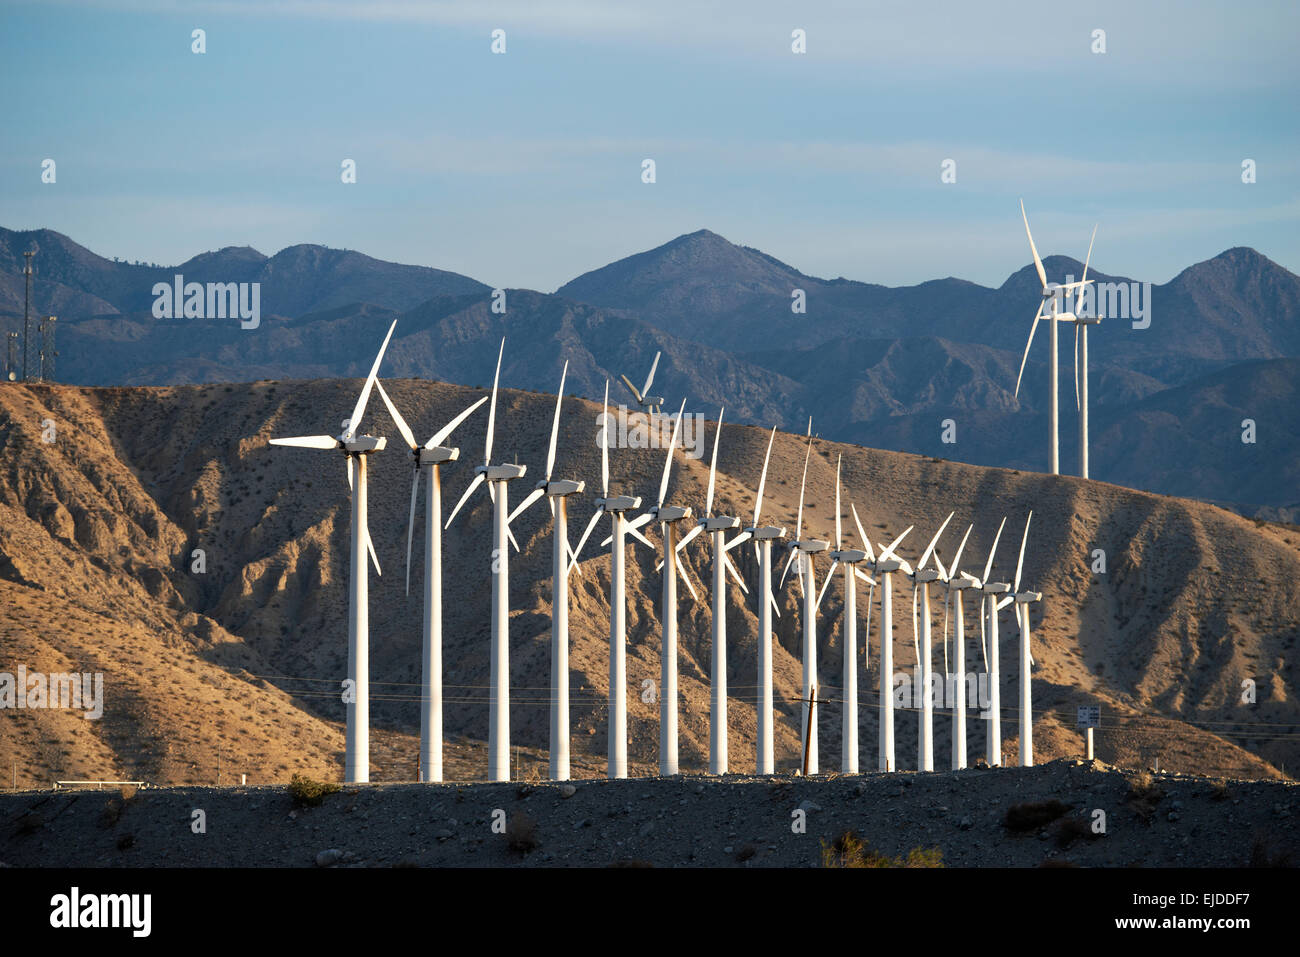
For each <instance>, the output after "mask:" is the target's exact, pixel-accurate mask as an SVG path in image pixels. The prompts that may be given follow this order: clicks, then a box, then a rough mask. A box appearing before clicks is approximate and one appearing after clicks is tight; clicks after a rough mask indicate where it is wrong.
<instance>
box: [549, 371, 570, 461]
mask: <svg viewBox="0 0 1300 957" xmlns="http://www.w3.org/2000/svg"><path fill="white" fill-rule="evenodd" d="M568 374H569V360H568V359H565V360H564V371H563V372H561V373H560V388H559V391H558V392H556V393H555V421H554V422H552V423H551V445H550V448H548V449H547V450H546V481H548V482H549V481H550V480H551V470H552V469H554V468H555V443H556V440H558V439H559V437H560V403H561V402H563V401H564V379H565V377H566V376H567V375H568Z"/></svg>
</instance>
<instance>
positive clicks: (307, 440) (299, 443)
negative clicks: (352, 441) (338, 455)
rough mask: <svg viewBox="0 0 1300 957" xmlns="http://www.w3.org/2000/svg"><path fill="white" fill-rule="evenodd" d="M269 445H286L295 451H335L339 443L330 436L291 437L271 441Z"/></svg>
mask: <svg viewBox="0 0 1300 957" xmlns="http://www.w3.org/2000/svg"><path fill="white" fill-rule="evenodd" d="M270 444H271V445H287V446H289V447H290V448H295V449H337V448H339V447H340V445H341V443H340V442H339V440H338V439H336V438H334V436H332V435H291V436H288V437H287V438H283V439H271V440H270Z"/></svg>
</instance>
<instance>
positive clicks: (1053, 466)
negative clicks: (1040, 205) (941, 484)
mask: <svg viewBox="0 0 1300 957" xmlns="http://www.w3.org/2000/svg"><path fill="white" fill-rule="evenodd" d="M1020 216H1021V218H1022V219H1024V221H1025V235H1026V236H1028V237H1029V250H1030V252H1032V253H1033V254H1034V268H1035V269H1036V270H1037V271H1038V281H1039V282H1040V283H1042V286H1043V298H1042V301H1041V302H1039V304H1038V311H1037V312H1035V313H1034V323H1033V325H1032V326H1030V327H1029V341H1028V342H1026V343H1025V355H1024V357H1023V358H1022V359H1021V360H1020V374H1019V375H1017V376H1016V391H1015V395H1016V396H1019V395H1020V380H1021V378H1022V377H1023V376H1024V374H1025V362H1026V361H1027V360H1028V359H1029V347H1030V346H1032V345H1033V343H1034V333H1035V332H1036V331H1037V329H1038V321H1039V320H1040V319H1046V320H1047V321H1048V324H1049V327H1050V334H1051V357H1050V359H1049V360H1048V363H1047V369H1048V378H1049V380H1050V383H1051V384H1050V386H1049V388H1050V389H1051V393H1052V398H1051V404H1050V406H1049V408H1048V420H1049V425H1048V428H1049V432H1050V438H1049V443H1048V463H1049V466H1050V470H1051V472H1052V474H1053V475H1057V474H1059V473H1060V471H1061V468H1060V444H1059V443H1060V440H1059V434H1060V433H1059V429H1058V426H1059V420H1060V402H1059V396H1058V393H1059V391H1060V382H1059V379H1060V369H1059V367H1058V363H1057V323H1059V322H1074V321H1075V316H1074V313H1072V312H1061V311H1059V308H1060V303H1061V298H1062V296H1063V295H1065V294H1067V293H1069V292H1071V291H1073V290H1075V289H1082V288H1083V287H1084V286H1085V285H1086V284H1087V282H1088V280H1087V279H1086V278H1085V279H1084V280H1082V281H1080V282H1069V283H1059V284H1058V283H1051V284H1049V283H1048V281H1047V272H1046V271H1045V270H1044V269H1043V261H1042V260H1041V259H1040V258H1039V257H1038V247H1036V246H1035V245H1034V237H1033V234H1032V233H1030V232H1029V217H1028V216H1026V215H1025V203H1024V200H1021V201H1020ZM1085 273H1086V269H1085ZM1049 301H1050V302H1051V312H1049V313H1046V314H1044V313H1043V306H1044V305H1046V304H1047V303H1048V302H1049Z"/></svg>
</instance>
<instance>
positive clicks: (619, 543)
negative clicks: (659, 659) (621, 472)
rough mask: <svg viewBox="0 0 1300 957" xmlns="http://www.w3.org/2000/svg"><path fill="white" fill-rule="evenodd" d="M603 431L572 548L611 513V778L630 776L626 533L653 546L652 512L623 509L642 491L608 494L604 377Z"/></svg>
mask: <svg viewBox="0 0 1300 957" xmlns="http://www.w3.org/2000/svg"><path fill="white" fill-rule="evenodd" d="M600 422H601V431H600V433H599V434H600V491H601V497H600V498H598V499H596V513H595V514H594V515H592V516H591V521H589V522H588V523H587V528H586V530H585V531H583V533H582V538H580V539H579V540H578V547H577V548H575V549H574V550H573V554H574V561H575V562H576V561H577V556H578V553H580V552H581V551H582V546H583V545H585V544H586V543H587V538H588V537H589V536H590V535H591V532H592V530H593V529H594V528H595V527H596V523H597V522H598V521H600V517H601V516H602V515H608V516H609V517H610V519H611V520H612V522H613V526H614V527H613V532H612V533H611V534H610V536H609V538H607V539H605V542H604V543H602V544H608V545H609V546H610V570H609V732H608V735H609V769H608V774H609V776H610V778H625V777H627V625H626V615H627V608H626V601H625V599H624V597H623V565H624V561H623V553H624V549H625V546H626V536H627V535H628V534H631V535H632V536H633V537H634V538H637V539H639V540H640V541H642V542H644V543H645V544H646V545H647V546H649V547H650V548H654V546H653V545H651V544H650V542H649V540H647V539H646V538H645V536H643V535H642V534H641V533H640V532H638V531H637V529H638V528H640V527H641V526H642V525H644V524H646V523H647V522H649V521H650V520H651V518H652V517H653V516H651V515H648V514H647V515H642V516H641V517H640V518H637V519H635V520H633V521H631V522H629V521H628V520H627V518H626V517H625V516H624V514H623V513H624V512H627V511H629V510H631V509H635V508H640V507H641V497H640V496H639V495H615V496H611V495H610V494H609V440H610V431H611V430H610V428H609V422H610V414H609V380H606V381H605V409H604V412H602V413H601V419H600Z"/></svg>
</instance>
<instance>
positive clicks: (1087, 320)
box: [1074, 226, 1104, 478]
mask: <svg viewBox="0 0 1300 957" xmlns="http://www.w3.org/2000/svg"><path fill="white" fill-rule="evenodd" d="M1096 238H1097V227H1096V226H1093V227H1092V239H1090V240H1089V241H1088V258H1087V259H1085V260H1084V261H1083V282H1085V283H1086V282H1087V281H1088V263H1089V262H1091V261H1092V244H1093V241H1095V240H1096ZM1100 305H1101V302H1100V297H1099V298H1098V300H1097V303H1096V306H1097V307H1098V308H1094V309H1093V310H1092V311H1093V312H1095V313H1096V315H1095V316H1085V315H1084V314H1083V313H1084V308H1083V287H1082V285H1081V286H1080V288H1079V292H1078V294H1077V298H1076V301H1075V305H1074V405H1075V408H1077V409H1078V410H1079V475H1080V476H1082V477H1083V478H1087V477H1088V327H1089V326H1095V325H1098V324H1099V323H1100V322H1101V320H1102V319H1103V318H1104V317H1103V316H1102V315H1101V309H1100ZM1080 347H1082V349H1081V348H1080Z"/></svg>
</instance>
